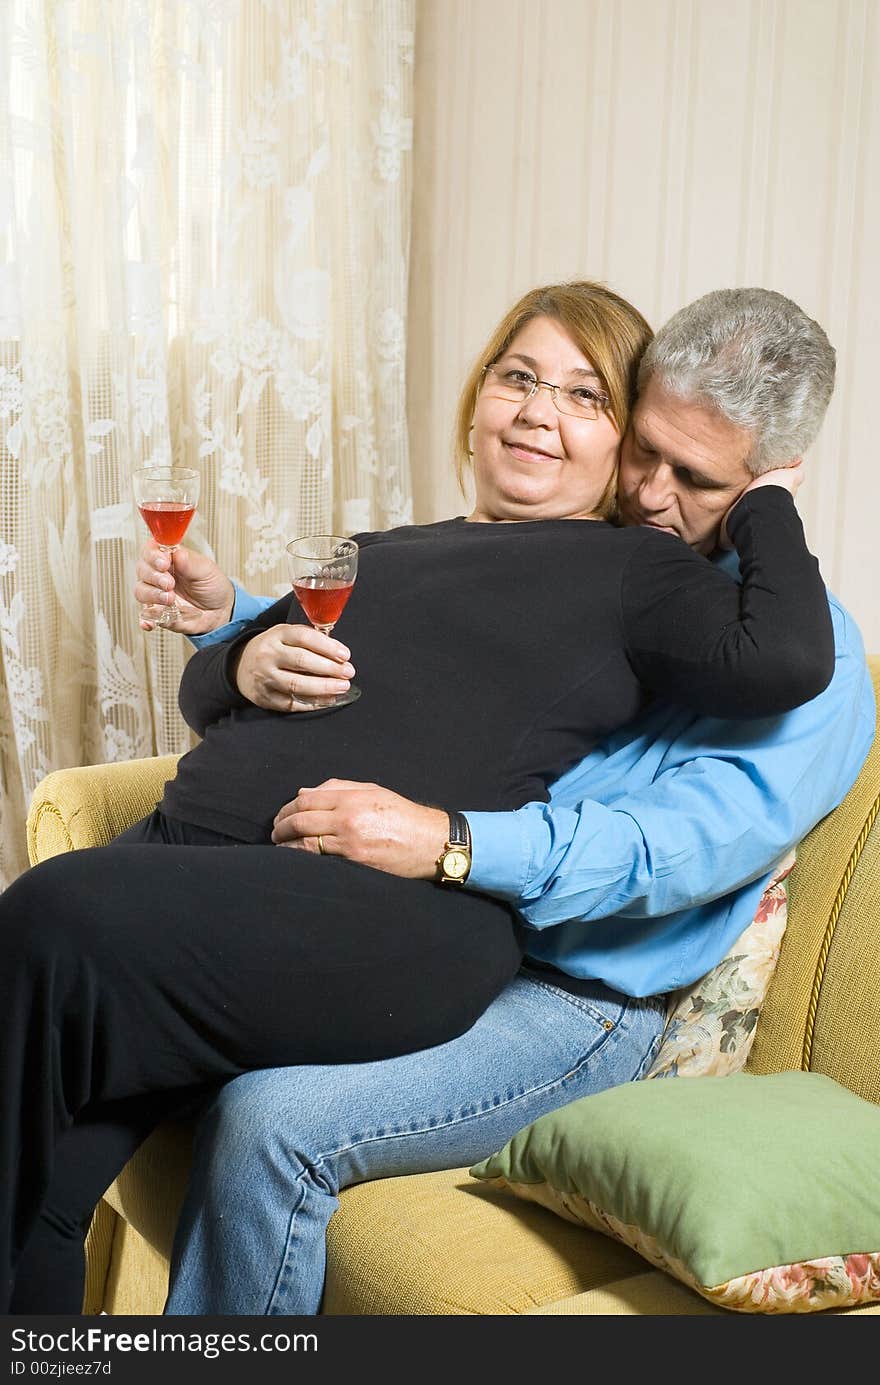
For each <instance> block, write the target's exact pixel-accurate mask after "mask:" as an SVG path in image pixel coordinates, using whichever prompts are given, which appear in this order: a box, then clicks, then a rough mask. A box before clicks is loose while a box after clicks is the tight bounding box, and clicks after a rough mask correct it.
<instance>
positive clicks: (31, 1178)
mask: <svg viewBox="0 0 880 1385" xmlns="http://www.w3.org/2000/svg"><path fill="white" fill-rule="evenodd" d="M402 920H404V921H405V926H404V924H403V923H402V922H401V921H402ZM518 956H519V950H518V946H517V942H516V938H515V936H514V930H513V927H512V924H511V921H510V916H509V914H508V913H507V911H506V910H505V909H504V907H503V906H500V905H497V904H495V903H493V902H492V901H489V900H480V899H479V898H478V897H476V896H472V895H469V896H464V895H461V894H457V895H454V896H453V895H451V894H450V893H449V892H448V891H442V890H440V889H438V888H435V887H433V886H431V885H425V884H422V883H421V882H415V881H402V880H398V879H396V877H393V876H387V875H383V874H382V873H381V872H377V871H370V870H368V869H366V868H365V867H359V866H355V865H353V864H352V863H351V862H347V861H341V860H339V859H338V858H335V857H328V858H324V857H317V856H311V855H309V854H307V853H302V852H291V851H284V850H283V849H280V848H276V847H229V848H220V849H218V848H216V847H214V848H205V847H190V846H185V847H176V846H170V847H166V848H165V850H164V851H163V852H156V851H153V850H149V849H147V848H145V847H144V846H142V845H138V846H127V845H115V846H112V847H109V848H93V849H90V850H86V851H79V852H71V853H68V854H66V855H64V856H58V857H55V858H53V859H52V860H49V861H46V862H44V863H43V864H42V865H39V866H35V867H33V868H32V869H31V870H29V871H26V872H25V873H24V874H23V875H21V876H19V878H18V879H17V880H16V881H14V882H13V884H12V885H11V886H10V887H9V888H8V889H7V890H6V891H5V892H4V894H3V895H2V896H0V1007H2V1011H3V1014H4V1016H5V1019H6V1042H5V1043H4V1045H3V1049H2V1053H0V1285H2V1304H0V1308H2V1307H3V1305H5V1304H6V1303H8V1301H9V1298H8V1296H9V1293H10V1291H11V1277H12V1267H13V1263H14V1260H15V1258H16V1256H17V1254H18V1253H19V1252H20V1250H21V1249H22V1248H23V1246H24V1244H25V1242H26V1240H27V1238H28V1237H29V1236H30V1234H31V1232H32V1231H33V1229H34V1225H35V1221H36V1217H37V1214H38V1212H39V1209H40V1207H41V1206H42V1204H43V1201H44V1198H45V1196H46V1193H47V1191H48V1188H49V1184H50V1180H51V1176H52V1169H53V1163H54V1151H55V1145H56V1141H57V1140H58V1138H59V1136H60V1134H61V1133H62V1132H63V1131H64V1130H66V1129H67V1128H69V1126H70V1125H71V1124H72V1122H73V1120H74V1119H75V1117H76V1116H77V1114H78V1113H79V1112H81V1111H82V1110H83V1108H84V1107H86V1106H89V1105H92V1104H97V1103H103V1102H106V1101H115V1100H120V1099H123V1098H128V1097H132V1098H134V1097H139V1096H145V1095H149V1094H154V1093H158V1092H175V1091H179V1090H180V1089H181V1088H189V1087H191V1086H193V1085H198V1084H203V1083H210V1082H215V1081H222V1080H224V1079H226V1078H229V1077H232V1076H235V1075H237V1074H238V1073H240V1072H242V1071H245V1070H247V1069H249V1068H261V1067H267V1066H275V1065H278V1064H289V1063H294V1062H296V1063H302V1062H309V1063H313V1062H320V1063H325V1062H357V1061H362V1060H363V1061H368V1060H371V1059H375V1058H379V1057H385V1056H388V1055H393V1054H396V1053H401V1052H407V1051H411V1050H413V1049H417V1048H423V1047H428V1046H430V1045H431V1044H434V1043H438V1042H442V1041H445V1040H446V1039H448V1038H450V1037H453V1036H454V1035H456V1034H457V1033H461V1032H463V1031H464V1030H465V1029H466V1028H468V1027H469V1026H470V1025H471V1024H472V1023H473V1022H474V1020H475V1019H476V1018H477V1016H478V1015H479V1014H480V1013H481V1011H482V1010H483V1009H484V1008H485V1006H486V1005H487V1004H488V1003H489V1002H490V1001H491V999H492V997H493V995H494V994H497V992H498V991H499V990H500V989H502V988H503V986H504V985H505V984H506V983H507V981H508V980H509V979H510V977H511V975H512V974H513V973H514V972H515V970H516V965H517V961H518ZM16 1170H19V1171H20V1172H19V1174H18V1177H16V1176H15V1171H16Z"/></svg>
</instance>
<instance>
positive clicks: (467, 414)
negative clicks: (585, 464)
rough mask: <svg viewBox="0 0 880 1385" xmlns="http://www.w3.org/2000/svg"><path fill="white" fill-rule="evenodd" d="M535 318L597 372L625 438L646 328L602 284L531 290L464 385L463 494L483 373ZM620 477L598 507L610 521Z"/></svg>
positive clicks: (458, 453)
mask: <svg viewBox="0 0 880 1385" xmlns="http://www.w3.org/2000/svg"><path fill="white" fill-rule="evenodd" d="M535 317H550V318H553V320H554V321H555V322H558V323H559V325H560V327H564V328H565V330H566V332H568V335H569V336H570V337H571V339H572V341H573V342H574V343H575V345H576V346H577V347H578V349H579V350H580V351H582V352H583V354H584V355H585V356H586V357H587V359H588V360H589V362H590V364H591V365H592V366H593V368H594V370H596V371H598V373H599V376H600V378H601V381H602V388H603V389H604V390H605V393H606V394H607V395H608V399H609V404H608V413H609V415H610V416H611V418H612V420H613V422H614V424H615V426H616V428H617V431H618V432H619V433H620V435H621V437H622V436H623V434H624V432H625V431H626V426H627V424H628V422H629V415H630V410H631V408H632V405H633V401H634V399H635V394H636V377H637V374H638V367H639V360H640V358H641V355H642V352H643V351H644V349H645V347H646V346H647V345H648V342H649V341H650V340H651V338H652V336H653V332H652V331H651V328H650V327H649V325H648V323H647V322H646V321H645V319H644V318H643V317H642V314H641V313H640V312H639V311H638V309H637V308H634V307H633V305H632V303H628V302H627V300H626V299H625V298H621V297H620V295H619V294H617V293H614V292H612V290H611V289H608V288H606V287H605V285H604V284H596V283H593V282H591V281H590V280H586V279H584V280H574V281H572V282H571V283H566V284H547V285H545V286H544V287H543V288H536V289H531V290H530V292H529V293H527V294H525V295H524V296H523V297H522V298H521V299H520V300H519V302H518V303H514V305H513V307H512V308H511V309H510V311H509V312H507V313H506V314H505V315H504V317H503V318H502V319H501V321H500V322H499V324H498V326H497V327H496V328H495V331H494V332H493V333H492V335H491V337H490V338H489V340H488V341H487V343H486V345H485V347H484V348H483V350H482V352H481V353H480V355H479V356H478V357H477V359H476V361H475V362H474V364H473V366H472V367H471V370H470V373H469V374H468V377H467V379H466V380H465V382H464V386H463V388H462V391H461V394H460V395H459V399H458V408H457V410H456V415H455V436H454V456H455V472H456V475H457V477H458V484H459V486H460V487H461V490H462V493H464V490H465V473H466V471H467V468H468V467H469V466H470V462H471V453H470V446H469V436H470V431H471V424H472V422H473V418H474V409H475V408H476V405H477V397H478V395H479V393H480V388H481V386H482V383H483V371H484V369H485V367H486V366H487V365H493V364H494V363H495V361H497V360H498V359H499V358H500V357H501V356H503V355H504V353H505V351H506V350H507V348H508V347H509V346H510V343H511V342H512V341H513V338H514V337H515V336H516V334H517V332H519V331H520V330H521V329H522V328H523V327H524V326H525V325H526V323H527V322H530V321H531V320H532V318H535ZM616 489H617V485H616V476H615V477H614V478H613V479H612V482H611V484H610V485H609V488H608V490H607V491H606V493H605V495H604V496H603V497H602V501H601V502H600V504H599V506H598V507H597V513H601V514H603V516H604V517H605V518H612V517H613V514H614V510H615V497H616Z"/></svg>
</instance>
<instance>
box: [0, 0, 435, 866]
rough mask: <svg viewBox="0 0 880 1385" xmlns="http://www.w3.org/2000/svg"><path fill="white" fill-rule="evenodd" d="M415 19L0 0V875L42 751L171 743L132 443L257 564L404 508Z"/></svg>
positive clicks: (230, 556)
mask: <svg viewBox="0 0 880 1385" xmlns="http://www.w3.org/2000/svg"><path fill="white" fill-rule="evenodd" d="M414 22H415V0H290V3H289V4H284V5H280V4H277V3H275V2H274V0H253V2H251V0H248V2H247V3H244V0H222V3H218V0H188V3H187V4H179V5H167V4H150V3H145V0H130V2H129V3H125V4H122V3H120V4H118V5H116V4H113V5H102V6H97V7H96V6H94V5H92V4H89V3H87V2H86V0H69V3H66V4H64V5H52V6H41V5H36V6H33V5H31V6H28V5H26V4H25V5H2V4H0V78H2V83H3V90H4V92H5V93H6V94H7V103H6V104H7V107H8V109H7V114H6V119H0V170H2V171H3V172H2V173H0V183H4V175H5V183H4V186H5V188H6V191H7V193H8V196H6V197H5V198H4V195H3V192H4V188H3V187H0V204H2V209H3V212H4V214H6V216H7V222H8V224H7V225H6V231H7V236H6V240H7V243H8V246H9V247H11V252H10V254H11V258H9V257H7V259H8V262H7V263H4V264H2V265H0V290H2V292H0V300H2V305H3V313H2V317H0V515H2V529H0V654H2V661H0V664H2V675H0V783H2V786H3V787H2V790H0V888H2V887H3V886H4V885H6V884H8V883H9V882H10V881H11V880H12V879H13V878H14V877H15V876H16V875H17V874H18V873H19V872H20V871H21V870H22V869H23V868H24V866H25V865H26V862H27V857H26V851H25V836H24V815H25V812H26V808H27V802H28V800H29V798H30V795H31V793H32V792H33V789H34V788H35V786H36V784H37V782H38V781H39V780H40V779H41V778H42V777H43V775H45V774H46V773H47V772H49V771H50V770H52V769H56V768H60V767H62V766H65V765H71V764H89V763H94V762H95V761H104V760H108V759H110V760H112V759H130V758H132V757H136V756H141V755H149V754H153V753H160V754H165V753H170V752H180V751H184V750H187V749H188V748H189V745H190V735H189V732H188V730H187V728H186V727H185V726H184V724H183V721H182V719H181V717H180V714H179V712H178V709H177V687H178V683H179V679H180V674H181V671H182V668H183V664H184V661H185V659H186V657H187V652H188V647H187V646H186V644H185V643H184V641H183V640H180V639H170V638H168V637H166V636H161V635H160V636H156V635H144V634H143V633H142V632H141V631H140V629H139V626H138V620H137V611H136V608H135V604H134V598H133V595H132V587H133V584H134V569H135V561H136V555H137V552H138V550H139V549H140V547H141V545H142V543H143V540H144V537H145V530H144V529H143V527H142V526H141V524H140V521H139V519H138V516H137V514H136V512H135V510H134V507H133V504H132V497H131V483H130V476H131V473H132V471H133V470H134V469H135V468H137V467H139V466H142V465H158V464H160V463H168V462H171V461H175V460H176V461H180V462H183V463H185V464H187V465H190V466H197V467H198V468H199V469H200V471H201V474H202V488H201V501H200V504H199V510H198V513H197V515H196V518H195V520H194V522H193V524H192V526H191V527H190V530H189V531H188V534H187V538H186V542H187V544H188V545H190V546H192V547H194V548H196V549H202V550H203V551H206V552H209V553H212V554H213V555H214V556H216V557H217V559H218V561H219V562H220V563H221V565H222V566H223V567H224V568H225V570H226V571H227V572H228V573H229V574H230V575H232V576H234V577H237V578H238V579H239V580H240V581H242V582H244V584H245V585H249V584H250V585H253V586H256V587H257V588H258V589H259V590H261V591H263V592H265V593H267V594H272V593H276V594H281V593H282V592H284V591H287V590H289V583H288V578H287V571H286V564H285V554H284V547H285V544H286V543H287V542H288V541H289V540H290V539H291V538H293V537H294V536H295V535H296V534H298V533H302V532H322V531H323V532H332V531H336V529H337V528H342V529H343V530H344V531H345V532H352V531H353V530H355V529H383V528H388V527H391V526H393V525H397V524H403V523H409V522H411V521H412V485H411V478H410V468H409V455H408V438H407V430H406V423H405V420H406V377H405V362H406V337H405V320H406V304H407V283H408V277H409V234H410V230H409V227H410V186H409V184H410V168H411V152H412V85H413V80H412V79H413V31H414ZM120 112H123V113H126V112H127V113H128V118H127V119H125V120H123V121H122V122H121V121H120ZM13 189H14V190H15V196H13V195H12V191H13ZM0 219H2V218H0Z"/></svg>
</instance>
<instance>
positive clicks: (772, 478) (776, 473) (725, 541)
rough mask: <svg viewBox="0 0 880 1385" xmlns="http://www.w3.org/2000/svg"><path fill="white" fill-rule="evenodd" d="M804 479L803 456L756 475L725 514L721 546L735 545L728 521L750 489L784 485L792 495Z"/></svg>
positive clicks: (719, 541) (722, 524)
mask: <svg viewBox="0 0 880 1385" xmlns="http://www.w3.org/2000/svg"><path fill="white" fill-rule="evenodd" d="M803 479H804V459H803V457H795V459H794V461H792V462H789V463H788V464H787V465H786V466H776V467H774V468H773V470H772V471H765V472H764V473H763V475H762V476H756V477H755V479H754V481H750V482H749V484H748V485H747V486H746V488H745V490H742V491H740V493H739V495H738V496H737V497H736V500H734V502H733V504H732V505H731V507H730V509H729V510H728V511H727V514H726V515H725V516H724V519H723V520H722V522H721V532H720V534H719V538H718V546H719V548H732V547H733V544H732V543H731V542H730V539H729V538H728V535H727V521H728V519H729V518H730V516H731V515H732V513H733V511H734V510H735V509H736V507H737V505H738V504H739V502H740V501H741V500H742V498H743V496H744V495H748V493H749V491H756V490H760V488H761V486H782V488H783V490H787V491H789V492H790V494H791V495H797V493H798V491H799V490H800V488H801V485H802V483H803Z"/></svg>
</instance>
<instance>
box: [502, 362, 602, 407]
mask: <svg viewBox="0 0 880 1385" xmlns="http://www.w3.org/2000/svg"><path fill="white" fill-rule="evenodd" d="M483 377H484V380H485V384H484V386H483V388H484V390H485V392H486V394H488V395H490V396H491V397H492V398H495V399H509V400H510V402H511V404H525V402H526V400H527V399H531V397H532V395H533V394H537V392H538V390H549V391H550V396H551V398H552V400H553V403H554V404H555V406H556V409H557V412H558V413H560V414H567V415H568V416H569V417H570V418H590V419H597V418H598V417H599V415H600V413H602V412H603V410H604V409H607V407H608V402H609V401H608V395H607V394H606V393H605V391H604V390H600V389H596V388H595V386H593V385H586V384H571V385H551V384H550V381H549V380H539V379H538V378H537V376H535V375H533V374H532V372H531V371H530V370H524V369H523V368H522V366H513V365H509V366H497V365H484V366H483Z"/></svg>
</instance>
